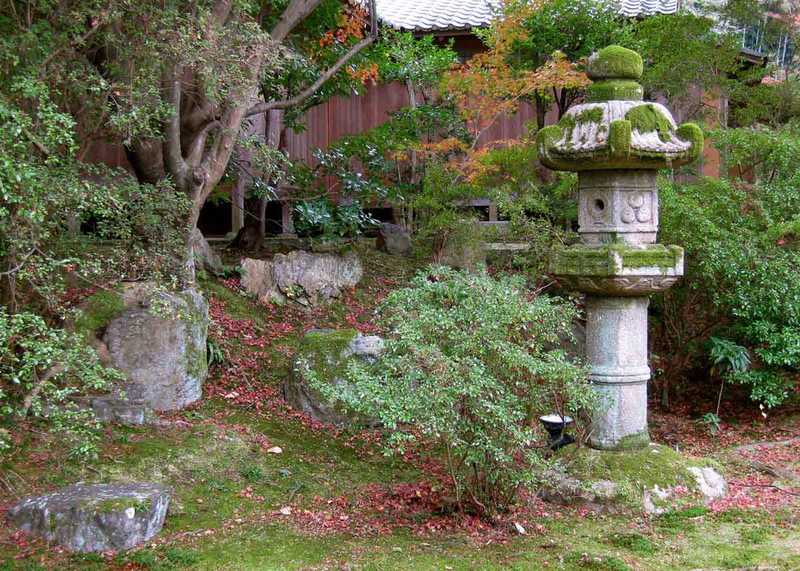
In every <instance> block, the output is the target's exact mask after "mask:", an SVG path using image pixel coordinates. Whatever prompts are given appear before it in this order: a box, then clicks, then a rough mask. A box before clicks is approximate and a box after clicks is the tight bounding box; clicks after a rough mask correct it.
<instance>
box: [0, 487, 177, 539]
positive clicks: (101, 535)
mask: <svg viewBox="0 0 800 571" xmlns="http://www.w3.org/2000/svg"><path fill="white" fill-rule="evenodd" d="M169 500H170V492H169V490H168V488H166V487H164V486H162V485H159V484H151V483H128V484H75V485H73V486H69V487H67V488H63V489H61V490H59V491H57V492H54V493H52V494H47V495H44V496H38V497H29V498H25V499H24V500H22V501H21V502H20V503H18V504H17V505H16V506H14V507H13V508H11V509H10V510H9V512H8V519H9V520H10V521H11V522H12V523H13V524H14V525H16V526H18V527H19V528H20V529H22V530H23V531H25V532H27V533H30V534H32V535H36V536H39V537H41V538H43V539H44V540H45V541H47V542H49V543H56V544H58V545H61V546H63V547H65V548H67V549H69V550H71V551H80V552H89V551H109V550H114V551H116V550H123V549H131V548H132V547H136V546H137V545H140V544H141V543H143V542H145V541H147V540H149V539H151V538H152V537H153V536H155V535H156V534H157V533H158V532H159V531H160V530H161V527H162V526H163V525H164V518H165V516H166V514H167V507H168V506H169Z"/></svg>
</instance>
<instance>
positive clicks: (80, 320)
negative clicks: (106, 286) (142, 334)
mask: <svg viewBox="0 0 800 571" xmlns="http://www.w3.org/2000/svg"><path fill="white" fill-rule="evenodd" d="M124 310H125V301H124V300H123V298H122V295H121V294H120V293H119V292H116V291H109V290H101V291H98V292H96V293H94V294H92V295H91V296H89V297H88V298H87V299H86V301H85V302H84V303H83V308H82V309H81V311H80V314H79V315H78V317H77V318H76V319H75V332H76V333H77V334H79V335H81V336H82V337H83V338H84V339H86V340H87V341H88V340H89V339H90V338H91V337H92V336H94V334H95V332H97V331H99V330H100V329H102V328H104V327H105V326H107V325H108V324H109V323H111V321H112V320H113V319H114V318H115V317H117V316H118V315H119V314H121V313H122V312H123V311H124Z"/></svg>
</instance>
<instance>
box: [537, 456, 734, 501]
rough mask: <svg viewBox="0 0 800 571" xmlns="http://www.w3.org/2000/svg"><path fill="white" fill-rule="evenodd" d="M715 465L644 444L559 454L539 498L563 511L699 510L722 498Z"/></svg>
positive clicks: (721, 481)
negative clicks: (567, 507) (572, 507)
mask: <svg viewBox="0 0 800 571" xmlns="http://www.w3.org/2000/svg"><path fill="white" fill-rule="evenodd" d="M726 492H727V485H726V484H725V480H724V478H723V477H722V476H721V474H720V473H719V471H718V469H717V465H716V464H715V463H714V462H712V461H710V460H704V459H698V458H689V457H686V456H684V455H682V454H681V453H680V452H677V451H675V450H673V449H672V448H669V447H667V446H661V445H659V444H649V445H647V446H645V447H639V448H633V449H631V450H626V451H622V452H610V451H601V450H594V449H592V448H587V447H576V446H568V447H565V448H562V449H561V450H560V451H559V452H558V454H557V456H556V459H555V463H554V467H553V469H552V470H551V471H550V472H548V474H547V477H546V478H545V481H544V483H543V485H542V487H541V489H540V496H541V497H542V498H543V499H545V500H547V501H550V502H553V503H558V504H564V505H583V506H586V507H589V508H593V509H597V510H601V511H609V512H621V511H644V512H646V513H651V514H653V513H661V512H663V511H665V509H666V508H667V507H669V506H672V505H673V504H674V505H686V504H702V503H707V502H709V501H712V500H714V499H717V498H720V497H722V496H724V495H725V494H726Z"/></svg>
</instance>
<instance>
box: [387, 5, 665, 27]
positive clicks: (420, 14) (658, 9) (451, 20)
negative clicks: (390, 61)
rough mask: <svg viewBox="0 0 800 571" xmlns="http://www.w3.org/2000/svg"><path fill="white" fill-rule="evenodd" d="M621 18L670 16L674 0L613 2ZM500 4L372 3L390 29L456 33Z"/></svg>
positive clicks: (482, 20)
mask: <svg viewBox="0 0 800 571" xmlns="http://www.w3.org/2000/svg"><path fill="white" fill-rule="evenodd" d="M614 1H616V2H617V3H619V5H620V13H621V14H623V15H624V16H651V15H653V14H674V13H675V12H677V10H678V0H614ZM502 4H503V2H502V0H376V7H377V9H378V18H379V19H380V20H381V21H382V22H383V23H384V24H387V25H389V26H391V27H392V28H397V29H399V30H413V31H415V32H434V31H459V30H469V29H471V28H475V27H480V26H485V25H487V24H488V23H489V22H491V20H492V18H493V17H494V16H495V15H496V14H497V13H498V12H499V11H500V10H501V8H502Z"/></svg>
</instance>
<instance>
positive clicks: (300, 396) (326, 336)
mask: <svg viewBox="0 0 800 571" xmlns="http://www.w3.org/2000/svg"><path fill="white" fill-rule="evenodd" d="M383 350H384V343H383V339H381V338H380V337H378V336H375V335H362V334H360V333H358V332H357V331H356V330H355V329H344V330H333V329H315V330H311V331H309V332H308V333H306V335H305V337H304V338H303V342H302V343H301V345H300V348H299V350H298V354H297V358H296V360H295V367H294V373H293V374H292V375H291V376H290V377H289V378H288V379H287V380H286V381H284V384H283V396H284V398H285V399H286V401H287V402H288V403H289V404H290V405H292V407H294V408H295V409H297V410H300V411H302V412H304V413H305V414H307V415H308V416H310V417H311V418H313V419H314V420H317V421H319V422H323V423H327V424H334V425H337V426H351V425H355V424H366V425H374V424H375V421H374V420H371V419H363V418H356V417H355V416H353V415H351V414H349V413H348V412H347V411H344V410H343V409H342V408H341V407H340V406H339V405H337V404H336V403H332V402H330V401H329V400H328V399H326V398H325V397H324V396H323V395H321V394H320V392H319V391H318V390H316V389H315V388H313V387H312V386H311V385H310V383H309V381H308V379H309V376H310V375H311V374H313V375H314V376H315V377H316V378H318V379H319V380H321V381H322V382H323V383H326V384H331V385H334V386H336V387H339V388H340V389H346V381H345V380H344V378H343V377H344V371H345V368H346V367H347V363H348V360H349V359H351V358H356V359H362V360H364V361H365V362H374V361H375V360H377V359H378V358H379V357H380V355H381V354H382V353H383Z"/></svg>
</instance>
